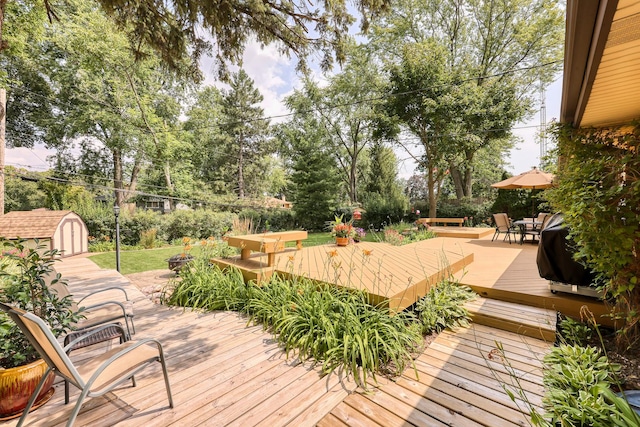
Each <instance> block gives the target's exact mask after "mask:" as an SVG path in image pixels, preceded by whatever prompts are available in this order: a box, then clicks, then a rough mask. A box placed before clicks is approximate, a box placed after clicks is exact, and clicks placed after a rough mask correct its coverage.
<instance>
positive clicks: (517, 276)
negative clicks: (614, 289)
mask: <svg viewBox="0 0 640 427" xmlns="http://www.w3.org/2000/svg"><path fill="white" fill-rule="evenodd" d="M465 244H466V245H467V246H466V247H467V248H469V247H470V248H471V249H468V250H470V251H471V252H472V253H473V257H474V258H473V263H471V264H469V265H468V266H467V267H466V268H465V269H464V270H463V271H461V272H458V273H456V274H455V278H456V279H457V280H458V281H459V282H460V283H462V284H464V285H467V286H469V287H471V288H472V289H473V290H474V291H476V292H477V293H478V294H479V295H481V296H483V297H485V298H491V299H496V300H500V301H508V302H513V303H517V304H524V305H529V306H533V307H541V308H546V309H550V310H556V311H559V312H560V313H562V314H564V315H566V316H571V317H574V318H576V319H579V318H580V311H581V309H582V307H586V308H587V309H588V310H589V311H591V312H592V313H593V314H594V315H595V316H596V319H598V321H599V322H600V323H601V324H603V325H608V326H613V321H612V320H611V319H610V318H609V317H607V314H608V313H610V307H607V305H606V304H605V303H604V302H603V301H600V300H598V299H595V298H589V297H584V296H579V295H572V294H568V293H561V292H558V293H557V294H553V293H552V292H551V291H550V290H549V282H548V281H547V280H545V279H543V278H541V277H540V275H539V273H538V265H537V263H536V255H537V252H538V246H537V245H536V244H531V243H524V244H522V245H519V244H516V243H514V244H509V243H505V242H501V241H495V242H492V241H491V238H490V237H489V238H483V239H477V240H467V241H465Z"/></svg>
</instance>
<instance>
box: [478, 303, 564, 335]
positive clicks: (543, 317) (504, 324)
mask: <svg viewBox="0 0 640 427" xmlns="http://www.w3.org/2000/svg"><path fill="white" fill-rule="evenodd" d="M465 308H466V309H467V310H468V311H469V315H470V317H471V321H472V322H473V323H477V324H479V325H485V326H490V327H493V328H498V329H502V330H505V331H509V332H515V333H518V334H520V335H526V336H528V337H532V338H537V339H543V340H545V341H547V342H554V341H555V339H556V320H557V315H556V312H555V311H554V310H548V309H545V308H538V307H531V306H527V305H522V304H515V303H511V302H505V301H498V300H494V299H488V298H480V297H479V298H477V299H475V300H473V301H470V302H468V303H466V304H465Z"/></svg>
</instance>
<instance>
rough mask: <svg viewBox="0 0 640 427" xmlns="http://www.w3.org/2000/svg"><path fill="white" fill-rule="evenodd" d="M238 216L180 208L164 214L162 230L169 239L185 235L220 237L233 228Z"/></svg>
mask: <svg viewBox="0 0 640 427" xmlns="http://www.w3.org/2000/svg"><path fill="white" fill-rule="evenodd" d="M236 217H237V216H236V215H235V214H233V213H230V212H214V211H211V210H205V209H196V210H193V211H190V210H178V211H174V212H171V213H170V214H166V215H164V216H162V225H161V227H160V230H162V233H163V235H164V236H163V237H164V238H165V240H167V241H172V240H174V239H181V238H182V237H184V236H191V237H193V238H194V239H206V238H208V237H209V236H213V237H220V236H222V235H224V234H225V233H226V232H227V231H229V230H231V227H232V225H233V219H234V218H236Z"/></svg>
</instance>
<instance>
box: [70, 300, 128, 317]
mask: <svg viewBox="0 0 640 427" xmlns="http://www.w3.org/2000/svg"><path fill="white" fill-rule="evenodd" d="M106 305H117V306H118V307H120V308H121V309H122V314H123V315H124V316H126V315H127V309H126V308H125V306H124V304H122V303H121V302H119V301H103V302H100V303H96V304H91V305H87V306H84V307H81V309H82V311H87V310H91V309H92V308H99V307H103V306H106Z"/></svg>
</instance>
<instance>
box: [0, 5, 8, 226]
mask: <svg viewBox="0 0 640 427" xmlns="http://www.w3.org/2000/svg"><path fill="white" fill-rule="evenodd" d="M3 7H4V5H3ZM6 111H7V90H6V89H4V88H0V215H4V149H5V129H6V123H7V115H6Z"/></svg>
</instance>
